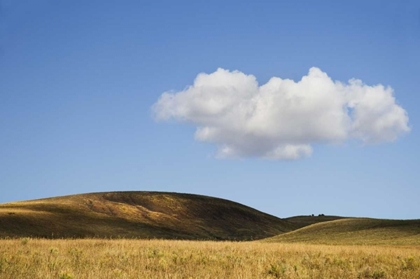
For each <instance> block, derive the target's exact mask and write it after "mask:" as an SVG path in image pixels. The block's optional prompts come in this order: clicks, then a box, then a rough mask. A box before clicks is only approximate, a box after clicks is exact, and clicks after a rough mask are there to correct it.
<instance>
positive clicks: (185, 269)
mask: <svg viewBox="0 0 420 279" xmlns="http://www.w3.org/2000/svg"><path fill="white" fill-rule="evenodd" d="M0 278H45V279H48V278H67V279H69V278H409V279H412V278H420V246H411V247H405V246H401V247H399V246H392V247H391V246H325V245H307V244H281V243H261V242H213V241H202V242H199V241H175V240H172V241H170V240H99V239H93V240H87V239H84V240H45V239H30V238H22V239H13V240H0Z"/></svg>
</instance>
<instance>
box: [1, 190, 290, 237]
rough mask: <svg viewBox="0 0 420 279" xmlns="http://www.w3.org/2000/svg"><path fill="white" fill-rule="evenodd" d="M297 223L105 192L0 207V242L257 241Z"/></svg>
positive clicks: (206, 201) (181, 199) (236, 208)
mask: <svg viewBox="0 0 420 279" xmlns="http://www.w3.org/2000/svg"><path fill="white" fill-rule="evenodd" d="M296 228H297V226H296V224H293V223H291V222H289V221H287V220H283V219H280V218H277V217H274V216H271V215H268V214H265V213H263V212H260V211H257V210H255V209H253V208H250V207H247V206H244V205H241V204H239V203H235V202H232V201H228V200H224V199H219V198H212V197H207V196H200V195H192V194H179V193H163V192H108V193H91V194H80V195H72V196H63V197H55V198H47V199H39V200H32V201H22V202H13V203H6V204H0V238H5V237H46V238H86V237H98V238H102V237H106V238H117V237H124V238H166V239H200V240H210V239H214V240H250V239H261V238H266V237H270V236H274V235H278V234H281V233H285V232H289V231H291V230H293V229H296Z"/></svg>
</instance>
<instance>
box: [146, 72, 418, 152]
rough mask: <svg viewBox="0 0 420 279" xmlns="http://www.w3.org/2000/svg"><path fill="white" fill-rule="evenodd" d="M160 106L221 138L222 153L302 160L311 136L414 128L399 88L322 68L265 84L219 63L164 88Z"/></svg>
mask: <svg viewBox="0 0 420 279" xmlns="http://www.w3.org/2000/svg"><path fill="white" fill-rule="evenodd" d="M153 112H154V116H155V118H156V119H157V120H170V119H174V120H177V121H181V122H187V123H191V124H193V125H195V126H196V127H197V130H196V133H195V138H196V139H197V140H200V141H205V142H211V143H214V144H216V145H217V146H218V153H217V156H218V157H221V158H232V157H233V158H235V157H262V158H268V159H299V158H303V157H307V156H310V155H311V154H312V147H311V144H312V143H337V142H343V141H345V140H347V139H350V138H355V139H359V140H361V141H362V142H364V143H379V142H389V141H394V140H396V139H397V138H398V137H399V136H400V135H402V134H403V133H405V132H409V131H410V128H409V126H408V116H407V112H406V111H405V110H404V109H403V108H402V107H400V106H399V105H397V104H396V102H395V98H394V97H393V89H392V88H390V87H384V86H382V85H375V86H369V85H366V84H364V83H363V82H362V81H360V80H356V79H351V80H350V81H349V82H348V83H342V82H339V81H335V82H334V81H332V80H331V78H330V77H328V75H327V74H326V73H324V72H322V71H321V70H320V69H318V68H311V69H310V70H309V73H308V75H306V76H304V77H302V79H301V80H300V81H298V82H295V81H293V80H290V79H281V78H278V77H273V78H271V79H270V80H269V81H268V82H267V83H266V84H264V85H261V86H259V85H258V82H257V80H256V78H255V77H254V76H253V75H246V74H244V73H242V72H239V71H233V72H231V71H228V70H224V69H221V68H219V69H217V71H215V72H214V73H211V74H204V73H201V74H199V75H198V76H197V78H196V79H195V81H194V84H193V85H191V86H189V87H187V88H186V89H185V90H183V91H180V92H165V93H163V94H162V95H161V97H160V98H159V100H158V101H157V102H156V103H155V104H154V106H153Z"/></svg>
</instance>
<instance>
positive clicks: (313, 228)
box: [263, 218, 420, 245]
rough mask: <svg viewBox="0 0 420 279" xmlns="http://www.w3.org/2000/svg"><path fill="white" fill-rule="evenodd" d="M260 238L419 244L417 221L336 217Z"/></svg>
mask: <svg viewBox="0 0 420 279" xmlns="http://www.w3.org/2000/svg"><path fill="white" fill-rule="evenodd" d="M263 241H267V242H306V243H316V244H384V245H420V220H385V219H369V218H349V219H339V220H334V221H328V222H322V223H317V224H313V225H309V226H306V227H303V228H301V229H298V230H295V231H292V232H289V233H285V234H281V235H277V236H274V237H271V238H267V239H264V240H263Z"/></svg>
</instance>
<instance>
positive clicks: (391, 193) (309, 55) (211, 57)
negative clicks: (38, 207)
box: [0, 0, 420, 219]
mask: <svg viewBox="0 0 420 279" xmlns="http://www.w3.org/2000/svg"><path fill="white" fill-rule="evenodd" d="M0 8H1V9H0V187H1V188H0V189H1V195H0V202H10V201H16V200H26V199H36V198H42V197H50V196H58V195H67V194H75V193H85V192H98V191H120V190H147V191H171V192H187V193H196V194H204V195H210V196H216V197H221V198H226V199H230V200H234V201H237V202H240V203H243V204H246V205H249V206H251V207H254V208H256V209H259V210H261V211H264V212H268V213H270V214H273V215H276V216H279V217H288V216H292V215H301V214H312V213H314V214H319V213H324V214H334V215H345V216H368V217H379V218H398V219H408V218H420V216H419V212H420V203H419V202H418V199H419V197H420V187H419V185H418V181H419V180H420V173H419V171H418V166H419V165H420V164H419V163H420V159H419V158H420V147H419V145H418V143H419V142H420V135H419V133H418V129H417V127H418V125H417V123H419V121H420V112H419V110H418V109H417V107H416V106H417V105H418V104H419V103H420V100H419V88H420V78H419V72H420V71H419V66H420V53H419V50H420V3H418V1H346V2H343V1H316V3H315V1H118V2H117V1H36V3H35V1H11V0H0ZM311 67H317V68H319V69H320V70H321V71H322V72H323V73H326V74H327V75H328V77H329V78H330V79H331V80H332V81H340V82H342V83H345V84H347V82H348V80H350V79H352V78H357V79H360V80H362V81H363V83H364V84H366V85H369V86H375V85H377V84H382V85H384V86H385V87H386V86H390V87H392V89H393V96H394V97H395V100H396V101H395V106H398V107H401V108H403V109H404V110H405V111H406V112H407V114H408V118H409V121H408V123H407V125H408V127H409V129H410V131H409V132H404V133H402V132H401V133H399V134H398V136H397V139H396V140H395V141H393V142H388V141H384V142H379V143H376V144H365V143H363V142H362V141H360V140H358V139H357V138H352V137H350V136H349V137H347V136H346V137H345V138H344V139H343V140H341V141H339V142H338V143H337V142H333V141H331V140H330V138H328V140H321V141H310V142H309V143H310V146H311V148H312V154H309V155H308V156H306V157H305V158H299V159H296V160H290V158H289V159H288V160H283V159H279V160H272V159H264V158H261V157H263V156H260V155H261V154H259V153H258V154H257V153H252V152H250V153H246V152H247V151H244V150H242V151H244V152H245V153H246V154H245V153H241V154H245V155H246V156H237V158H224V159H223V158H217V156H216V155H215V154H216V153H217V145H218V144H217V143H216V144H214V143H211V141H210V140H201V141H200V140H197V139H195V137H194V133H195V131H196V129H197V127H199V126H200V125H202V123H201V122H200V123H198V122H197V121H198V120H197V118H189V119H187V121H186V122H183V121H179V118H177V116H174V117H172V118H170V119H166V120H169V121H156V117H154V111H153V109H152V107H153V105H155V104H156V103H157V102H158V101H159V100H160V98H161V96H162V94H163V93H164V92H172V94H177V93H179V92H181V91H183V90H186V89H188V86H190V85H193V84H194V80H195V78H196V77H197V75H198V74H200V73H207V74H211V73H214V72H215V71H216V70H217V69H218V68H223V69H226V70H229V71H230V72H229V73H232V71H234V70H238V71H240V72H242V73H244V74H245V75H253V76H255V78H256V80H257V81H258V83H259V85H260V86H261V85H263V84H266V83H267V82H268V81H269V80H270V78H271V77H280V78H282V79H291V80H293V81H294V82H299V81H300V80H301V79H302V77H303V76H306V75H308V71H309V69H310V68H311ZM174 96H175V95H174ZM275 105H277V104H275ZM299 115H300V116H302V114H299ZM305 117H306V118H305ZM303 119H308V120H309V119H314V118H313V117H311V115H306V116H305V115H304V114H303ZM315 119H316V118H315ZM211 121H213V119H211ZM197 123H198V124H197ZM235 123H237V122H235ZM238 125H240V124H238ZM228 132H229V130H228ZM346 133H347V132H346ZM348 133H350V132H348ZM228 134H229V133H228ZM346 135H347V134H346ZM321 138H322V135H321ZM235 139H237V137H236V138H235ZM245 139H246V138H245ZM217 140H219V142H218V143H219V144H220V142H222V143H224V141H223V139H220V138H219V139H217ZM299 140H301V141H303V142H304V143H305V144H306V143H307V142H306V141H305V140H306V138H305V139H299ZM246 150H248V149H246Z"/></svg>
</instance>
